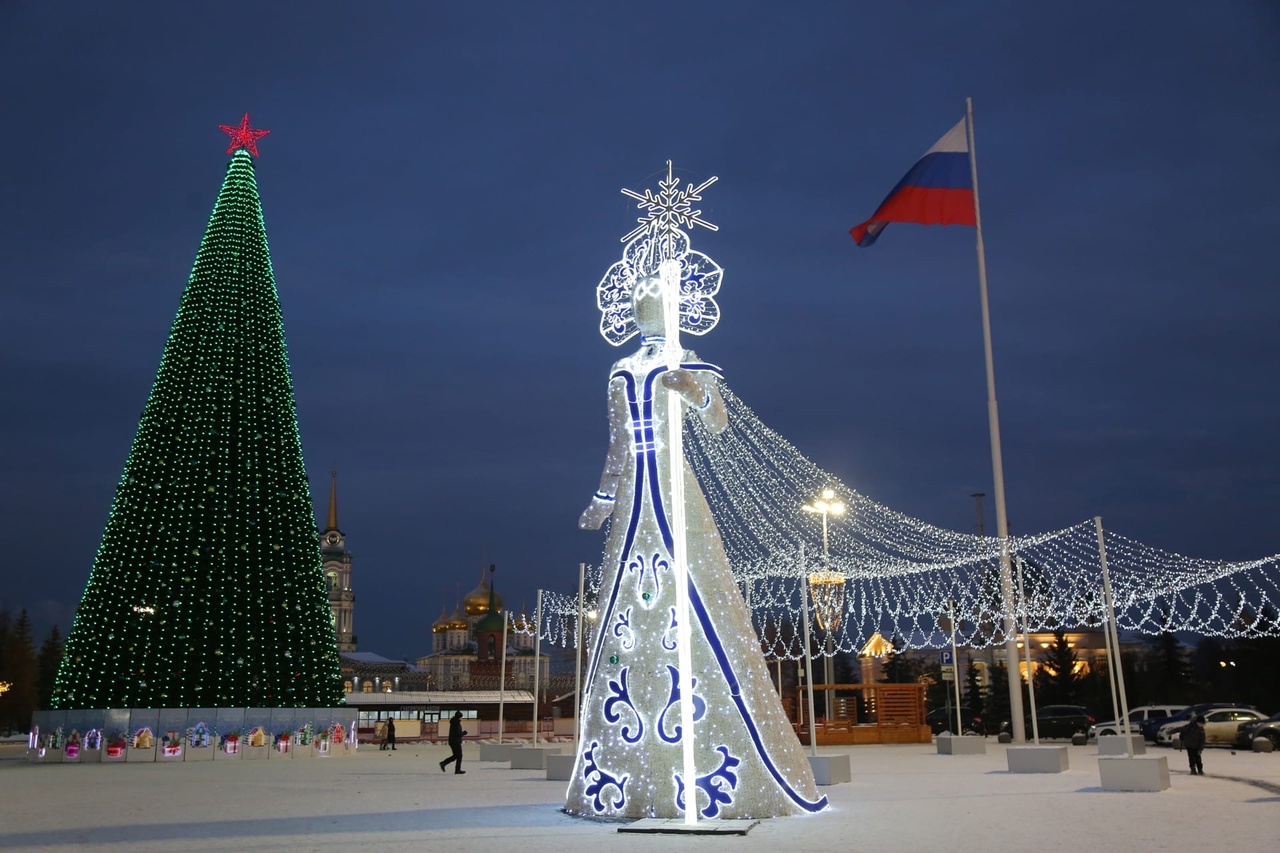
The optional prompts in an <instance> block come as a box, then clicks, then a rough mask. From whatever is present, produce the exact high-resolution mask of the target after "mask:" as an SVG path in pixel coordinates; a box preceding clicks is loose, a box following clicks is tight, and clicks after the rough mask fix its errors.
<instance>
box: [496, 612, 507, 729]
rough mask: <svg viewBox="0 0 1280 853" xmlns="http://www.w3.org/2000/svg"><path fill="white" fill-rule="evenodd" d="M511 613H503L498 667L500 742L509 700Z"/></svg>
mask: <svg viewBox="0 0 1280 853" xmlns="http://www.w3.org/2000/svg"><path fill="white" fill-rule="evenodd" d="M508 619H509V614H508V613H507V612H506V611H505V610H504V611H503V613H502V665H501V666H499V667H498V743H502V728H503V712H504V711H505V710H506V707H505V706H506V701H507V621H508Z"/></svg>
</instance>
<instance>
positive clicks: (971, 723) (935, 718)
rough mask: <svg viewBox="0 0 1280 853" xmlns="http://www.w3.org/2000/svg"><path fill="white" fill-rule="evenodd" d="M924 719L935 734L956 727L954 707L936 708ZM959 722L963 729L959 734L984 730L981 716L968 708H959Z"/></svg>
mask: <svg viewBox="0 0 1280 853" xmlns="http://www.w3.org/2000/svg"><path fill="white" fill-rule="evenodd" d="M924 721H925V722H926V723H927V724H928V725H929V731H931V732H933V733H934V734H935V735H936V734H941V733H942V732H954V731H955V729H956V709H955V708H950V709H948V708H938V709H937V710H934V711H930V712H929V713H928V715H927V716H925V718H924ZM960 722H961V723H963V724H964V731H963V732H961V734H968V733H969V732H973V733H974V734H980V735H984V734H986V730H985V729H984V728H983V726H982V717H981V716H979V715H977V714H975V713H973V711H970V710H969V709H968V708H961V709H960Z"/></svg>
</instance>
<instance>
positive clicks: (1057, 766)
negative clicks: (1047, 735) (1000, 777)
mask: <svg viewBox="0 0 1280 853" xmlns="http://www.w3.org/2000/svg"><path fill="white" fill-rule="evenodd" d="M1005 755H1006V756H1007V759H1008V762H1009V772H1010V773H1063V772H1065V771H1066V769H1067V766H1068V758H1067V748H1066V747H1065V746H1011V747H1009V748H1008V749H1007V750H1006V751H1005Z"/></svg>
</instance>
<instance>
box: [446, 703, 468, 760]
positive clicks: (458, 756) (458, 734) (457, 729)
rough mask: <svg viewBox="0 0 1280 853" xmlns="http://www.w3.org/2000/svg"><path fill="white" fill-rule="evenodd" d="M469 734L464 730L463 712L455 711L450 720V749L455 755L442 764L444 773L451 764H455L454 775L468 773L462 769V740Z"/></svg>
mask: <svg viewBox="0 0 1280 853" xmlns="http://www.w3.org/2000/svg"><path fill="white" fill-rule="evenodd" d="M466 734H467V732H466V730H465V729H464V728H462V712H461V711H454V712H453V718H452V719H451V720H449V748H450V749H452V750H453V755H451V756H449V757H448V758H446V759H445V760H444V761H441V762H440V770H441V771H442V772H443V771H444V769H445V768H446V767H448V766H449V764H450V762H452V763H453V772H454V773H466V772H467V771H465V770H463V769H462V739H463V737H465V736H466Z"/></svg>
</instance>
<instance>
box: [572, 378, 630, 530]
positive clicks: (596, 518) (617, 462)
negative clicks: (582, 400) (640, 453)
mask: <svg viewBox="0 0 1280 853" xmlns="http://www.w3.org/2000/svg"><path fill="white" fill-rule="evenodd" d="M625 389H626V383H625V382H624V381H623V380H622V379H621V378H618V379H614V380H613V381H612V382H610V383H609V453H608V455H607V456H606V457H605V460H604V471H603V472H602V473H601V474H600V487H599V488H597V489H596V493H595V494H594V495H592V496H591V503H590V504H589V505H588V506H587V508H586V509H585V510H583V511H582V516H581V517H580V518H579V519H578V527H580V528H582V529H583V530H599V529H600V525H602V524H604V520H605V519H606V518H608V517H609V516H610V515H612V514H613V507H614V502H615V500H614V499H615V496H616V495H617V493H618V480H619V479H620V478H621V477H622V472H623V469H624V468H625V467H626V464H627V454H628V453H630V452H631V413H630V411H628V408H627V395H626V390H625Z"/></svg>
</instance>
